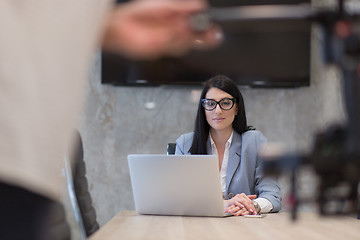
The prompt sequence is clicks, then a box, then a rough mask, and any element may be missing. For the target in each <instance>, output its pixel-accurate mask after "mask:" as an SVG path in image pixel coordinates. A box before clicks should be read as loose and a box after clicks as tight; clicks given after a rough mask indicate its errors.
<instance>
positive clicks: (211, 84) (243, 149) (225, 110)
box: [175, 75, 281, 216]
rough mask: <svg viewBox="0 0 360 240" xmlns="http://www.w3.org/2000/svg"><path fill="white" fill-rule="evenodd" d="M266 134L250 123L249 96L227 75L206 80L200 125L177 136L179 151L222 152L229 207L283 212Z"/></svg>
mask: <svg viewBox="0 0 360 240" xmlns="http://www.w3.org/2000/svg"><path fill="white" fill-rule="evenodd" d="M265 143H266V138H265V137H264V136H263V134H262V133H261V132H259V131H256V130H253V129H251V128H250V127H248V126H247V122H246V114H245V106H244V100H243V97H242V95H241V93H240V91H239V89H238V88H237V86H236V84H235V83H234V82H233V81H232V80H231V79H229V78H228V77H226V76H224V75H218V76H215V77H213V78H211V79H210V80H208V81H207V82H206V83H205V87H204V89H203V91H202V93H201V97H200V102H199V107H198V113H197V117H196V123H195V131H194V132H191V133H187V134H184V135H182V136H180V137H179V138H178V139H177V140H176V151H175V154H177V155H185V154H213V155H217V156H218V160H219V172H220V179H221V187H222V192H223V198H224V210H225V211H226V212H228V213H233V214H234V215H237V216H239V215H248V214H258V213H267V212H278V211H279V210H280V208H281V196H280V188H279V185H278V183H277V181H276V180H275V179H272V178H269V177H265V176H264V175H263V172H262V163H261V160H260V158H259V157H258V154H257V153H258V150H259V147H260V146H261V145H263V144H265Z"/></svg>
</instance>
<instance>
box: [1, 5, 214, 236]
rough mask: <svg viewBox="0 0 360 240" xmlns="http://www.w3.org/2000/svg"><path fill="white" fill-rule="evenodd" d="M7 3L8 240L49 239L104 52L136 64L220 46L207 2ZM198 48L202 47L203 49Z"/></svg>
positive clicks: (4, 169)
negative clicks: (201, 16) (198, 25)
mask: <svg viewBox="0 0 360 240" xmlns="http://www.w3.org/2000/svg"><path fill="white" fill-rule="evenodd" d="M111 3H112V2H111V1H109V0H102V1H98V0H76V1H54V0H37V1H13V0H4V1H0V31H1V37H0V52H1V56H0V91H1V93H0V110H1V115H0V129H1V134H0V154H1V158H0V213H1V220H0V239H2V240H6V239H37V240H41V239H48V237H47V235H46V232H47V226H46V223H47V222H49V221H48V219H49V217H50V213H49V209H50V206H51V204H52V203H53V201H58V200H59V199H60V197H61V195H62V193H63V191H64V189H65V188H64V186H65V184H64V178H63V177H62V168H63V158H64V153H65V152H66V150H67V148H68V146H69V145H70V144H71V139H72V137H71V135H72V129H73V128H75V127H76V126H77V123H78V117H79V115H80V113H81V104H82V99H83V91H84V89H85V88H84V84H85V81H84V80H86V76H87V72H88V67H89V66H90V63H91V61H92V57H93V55H94V53H95V52H96V50H97V48H98V47H100V46H101V44H102V43H103V47H104V48H106V49H112V50H115V51H117V52H119V53H121V54H123V55H124V56H126V57H130V58H156V57H159V56H162V55H179V54H183V53H185V52H186V51H188V50H190V49H191V48H193V47H196V46H198V45H199V43H200V45H201V46H202V47H201V48H205V49H206V48H208V47H215V46H216V45H217V44H218V42H219V41H218V40H217V36H218V30H217V29H216V28H215V27H214V28H212V29H209V30H208V31H207V32H203V33H201V34H200V33H196V32H194V31H192V30H191V28H190V27H189V26H188V19H189V17H190V15H191V14H193V13H196V12H198V11H201V10H202V9H204V8H206V4H205V3H204V2H203V1H187V0H186V1H176V0H157V1H153V0H139V1H133V2H131V3H126V4H122V5H119V6H118V7H117V8H115V9H112V8H111ZM194 43H197V44H194Z"/></svg>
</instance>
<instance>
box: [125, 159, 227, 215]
mask: <svg viewBox="0 0 360 240" xmlns="http://www.w3.org/2000/svg"><path fill="white" fill-rule="evenodd" d="M128 164H129V172H130V179H131V185H132V190H133V195H134V202H135V208H136V211H137V213H138V214H155V215H179V216H204V217H205V216H206V217H225V216H229V214H226V213H224V204H223V199H222V192H221V187H220V177H219V168H218V160H217V157H216V156H213V155H154V154H141V155H135V154H131V155H128Z"/></svg>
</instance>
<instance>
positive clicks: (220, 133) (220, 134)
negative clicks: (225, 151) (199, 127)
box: [210, 128, 233, 146]
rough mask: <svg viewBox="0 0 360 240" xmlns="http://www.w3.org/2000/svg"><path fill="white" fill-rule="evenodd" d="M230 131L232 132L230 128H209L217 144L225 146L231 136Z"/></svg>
mask: <svg viewBox="0 0 360 240" xmlns="http://www.w3.org/2000/svg"><path fill="white" fill-rule="evenodd" d="M232 132H233V129H232V128H229V129H224V130H214V129H210V134H211V137H212V139H213V140H214V142H215V144H216V145H217V146H225V143H226V141H227V140H228V139H229V137H230V136H231V133H232Z"/></svg>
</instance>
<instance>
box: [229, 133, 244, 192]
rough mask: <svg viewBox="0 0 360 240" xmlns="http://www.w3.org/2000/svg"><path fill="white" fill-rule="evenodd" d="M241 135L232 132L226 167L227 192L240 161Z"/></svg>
mask: <svg viewBox="0 0 360 240" xmlns="http://www.w3.org/2000/svg"><path fill="white" fill-rule="evenodd" d="M241 144H242V143H241V135H240V134H238V133H237V132H235V131H234V135H233V140H232V142H231V146H230V152H229V160H228V167H227V170H226V187H227V189H226V190H227V191H229V189H228V188H229V186H230V182H231V180H232V178H233V176H234V174H235V171H236V170H237V169H238V167H239V165H240V161H241V157H240V156H241Z"/></svg>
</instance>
